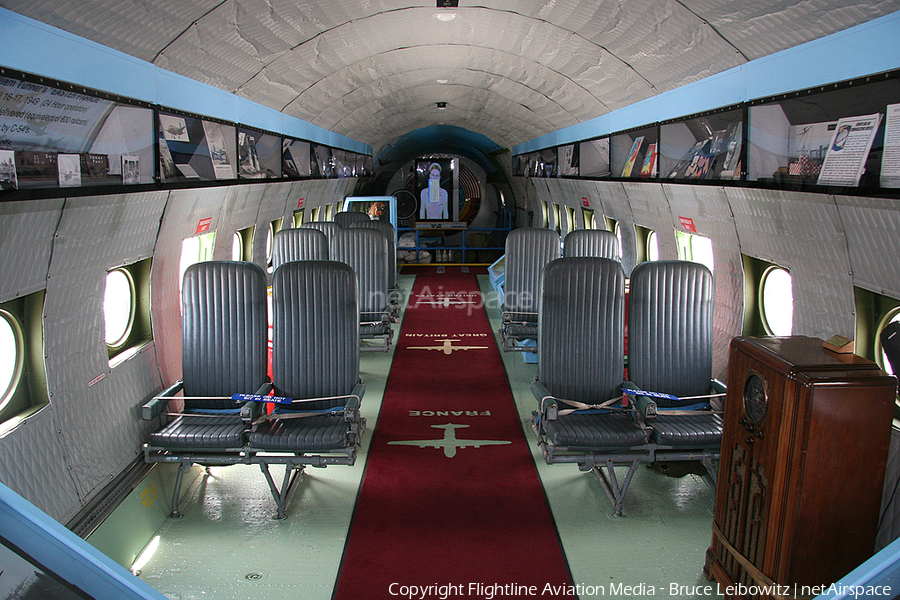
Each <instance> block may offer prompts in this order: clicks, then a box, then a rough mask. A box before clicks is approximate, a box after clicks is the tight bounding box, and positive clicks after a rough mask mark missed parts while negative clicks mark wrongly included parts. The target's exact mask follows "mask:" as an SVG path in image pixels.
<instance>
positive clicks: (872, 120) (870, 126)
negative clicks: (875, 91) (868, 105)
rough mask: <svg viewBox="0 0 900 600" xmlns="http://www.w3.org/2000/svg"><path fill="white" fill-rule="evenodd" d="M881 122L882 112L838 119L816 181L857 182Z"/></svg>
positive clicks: (854, 185)
mask: <svg viewBox="0 0 900 600" xmlns="http://www.w3.org/2000/svg"><path fill="white" fill-rule="evenodd" d="M880 123H881V113H875V114H873V115H863V116H859V117H845V118H843V119H839V120H838V122H837V126H836V127H835V128H834V134H833V135H832V137H831V141H830V142H829V144H828V151H827V153H826V154H825V162H824V163H823V164H822V171H821V172H820V173H819V179H818V182H817V183H818V184H819V185H839V186H846V187H856V186H858V185H859V179H860V177H862V174H863V171H864V170H865V166H866V158H867V157H868V156H869V150H870V149H871V148H872V141H873V140H874V139H875V133H876V132H877V131H878V125H879V124H880Z"/></svg>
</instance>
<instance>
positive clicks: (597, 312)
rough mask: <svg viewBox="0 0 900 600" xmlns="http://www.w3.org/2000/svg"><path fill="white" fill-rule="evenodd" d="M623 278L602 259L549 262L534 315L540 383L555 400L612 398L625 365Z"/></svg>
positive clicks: (616, 266)
mask: <svg viewBox="0 0 900 600" xmlns="http://www.w3.org/2000/svg"><path fill="white" fill-rule="evenodd" d="M624 317H625V274H624V272H623V270H622V266H621V265H620V264H619V263H618V262H616V261H613V260H610V259H606V258H594V257H578V258H561V259H557V260H554V261H551V262H550V263H549V264H548V265H547V266H546V267H545V268H544V272H543V291H542V294H541V300H540V310H539V316H538V362H539V367H538V370H539V375H538V379H539V380H540V381H541V383H543V384H544V386H546V388H547V389H548V390H549V391H550V393H551V394H553V395H554V396H555V397H557V398H565V399H569V400H576V401H579V402H584V403H588V404H597V403H600V402H603V401H605V400H609V399H611V398H613V397H616V396H621V395H622V393H621V391H620V390H619V388H620V386H621V384H622V376H623V371H624V366H625V359H624V348H623V346H624Z"/></svg>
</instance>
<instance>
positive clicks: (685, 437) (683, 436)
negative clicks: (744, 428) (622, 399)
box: [649, 411, 722, 450]
mask: <svg viewBox="0 0 900 600" xmlns="http://www.w3.org/2000/svg"><path fill="white" fill-rule="evenodd" d="M649 425H650V427H651V429H652V430H653V433H652V434H651V435H650V440H651V441H653V442H656V443H657V444H660V445H664V446H675V447H678V448H696V449H698V450H699V449H706V448H718V447H719V445H720V444H721V442H722V415H718V414H714V413H709V412H700V411H698V412H697V414H695V415H666V414H665V413H664V412H662V411H660V413H659V416H658V417H657V418H656V419H654V420H653V421H651V422H649Z"/></svg>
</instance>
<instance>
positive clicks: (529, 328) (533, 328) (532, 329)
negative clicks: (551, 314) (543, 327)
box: [506, 323, 538, 338]
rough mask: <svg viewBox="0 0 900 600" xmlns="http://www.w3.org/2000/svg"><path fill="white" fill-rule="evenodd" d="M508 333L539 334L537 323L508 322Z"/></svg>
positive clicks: (532, 335) (533, 335)
mask: <svg viewBox="0 0 900 600" xmlns="http://www.w3.org/2000/svg"><path fill="white" fill-rule="evenodd" d="M506 334H507V335H508V336H511V337H532V338H536V337H537V336H538V326H537V323H508V324H507V325H506Z"/></svg>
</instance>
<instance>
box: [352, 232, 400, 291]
mask: <svg viewBox="0 0 900 600" xmlns="http://www.w3.org/2000/svg"><path fill="white" fill-rule="evenodd" d="M350 227H351V228H353V227H358V228H362V229H375V230H376V231H380V232H381V233H383V234H384V236H385V237H386V238H387V239H388V242H390V248H391V251H390V253H389V255H388V258H389V260H388V263H389V266H390V269H388V287H389V288H391V289H393V288H395V287H397V231H396V230H395V229H394V226H393V225H391V224H390V223H388V222H387V221H381V220H377V219H368V220H366V221H355V222H353V223H352V224H351V225H350Z"/></svg>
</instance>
